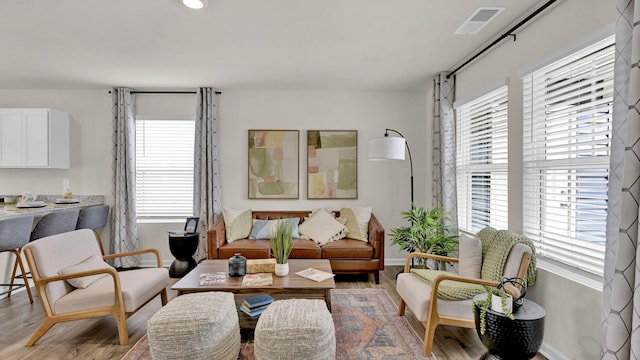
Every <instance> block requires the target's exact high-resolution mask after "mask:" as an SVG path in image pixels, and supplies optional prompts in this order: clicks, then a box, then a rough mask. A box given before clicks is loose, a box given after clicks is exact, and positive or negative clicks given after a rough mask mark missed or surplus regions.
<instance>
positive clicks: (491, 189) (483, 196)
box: [456, 86, 508, 233]
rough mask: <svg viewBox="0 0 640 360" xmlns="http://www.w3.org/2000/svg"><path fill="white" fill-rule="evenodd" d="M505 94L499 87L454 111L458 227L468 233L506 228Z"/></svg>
mask: <svg viewBox="0 0 640 360" xmlns="http://www.w3.org/2000/svg"><path fill="white" fill-rule="evenodd" d="M507 93H508V88H507V87H506V86H503V87H501V88H499V89H497V90H494V91H492V92H490V93H489V94H486V95H484V96H481V97H479V98H476V99H474V100H472V101H470V102H468V103H465V104H463V105H461V106H459V107H458V108H457V109H456V115H457V140H456V144H457V159H456V162H457V163H456V181H457V187H458V227H459V228H460V229H462V230H466V231H469V232H472V233H476V232H478V231H479V230H481V229H482V228H484V227H486V226H493V227H495V228H499V229H506V228H507V225H508V224H507V222H508V211H507V206H508V204H507V202H508V201H507V200H508V197H507V189H508V184H507V165H508V148H507V145H508V142H507V136H508V131H507V110H508V94H507Z"/></svg>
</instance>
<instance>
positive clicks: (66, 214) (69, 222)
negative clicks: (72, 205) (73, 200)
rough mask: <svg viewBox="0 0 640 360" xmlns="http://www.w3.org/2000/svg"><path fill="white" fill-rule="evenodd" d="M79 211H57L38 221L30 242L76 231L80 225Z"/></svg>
mask: <svg viewBox="0 0 640 360" xmlns="http://www.w3.org/2000/svg"><path fill="white" fill-rule="evenodd" d="M79 212H80V211H79V210H78V209H69V210H64V211H56V212H52V213H49V214H46V215H45V216H43V217H42V219H40V221H38V223H37V224H36V227H35V228H33V231H32V232H31V238H30V239H29V241H34V240H38V239H40V238H43V237H46V236H51V235H56V234H60V233H64V232H69V231H74V230H75V229H76V224H77V223H78V213H79Z"/></svg>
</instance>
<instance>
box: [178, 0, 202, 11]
mask: <svg viewBox="0 0 640 360" xmlns="http://www.w3.org/2000/svg"><path fill="white" fill-rule="evenodd" d="M182 3H183V4H184V5H185V6H187V7H189V8H191V9H196V10H198V9H202V8H203V7H205V6H207V0H182Z"/></svg>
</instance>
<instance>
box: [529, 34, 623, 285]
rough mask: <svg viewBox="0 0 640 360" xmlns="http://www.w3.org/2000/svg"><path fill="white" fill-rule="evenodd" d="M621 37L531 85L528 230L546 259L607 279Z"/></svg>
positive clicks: (545, 71)
mask: <svg viewBox="0 0 640 360" xmlns="http://www.w3.org/2000/svg"><path fill="white" fill-rule="evenodd" d="M613 65H614V39H613V37H611V38H609V39H606V40H603V41H601V42H599V43H597V44H595V45H592V46H590V47H588V48H586V49H584V50H581V51H579V52H577V53H575V54H573V55H572V56H569V57H567V58H564V59H562V60H560V61H558V62H556V63H553V64H551V65H549V66H546V67H544V68H542V69H540V70H538V71H535V72H533V73H531V74H529V75H527V76H526V77H525V78H524V79H523V80H524V103H523V105H524V163H523V167H524V179H523V182H524V183H523V186H524V194H523V196H524V198H523V205H524V209H523V215H524V219H523V220H524V233H525V235H526V236H528V237H529V238H530V239H531V240H533V241H534V243H535V244H536V247H537V252H538V255H539V256H542V257H544V258H546V259H551V260H555V261H559V262H561V263H564V264H567V265H569V266H571V267H574V268H578V269H581V270H584V271H586V272H588V273H591V274H595V275H597V276H602V273H603V267H604V250H605V239H606V236H605V233H606V231H605V227H606V220H607V189H608V184H609V151H610V143H611V141H610V136H611V125H610V122H611V113H612V102H613Z"/></svg>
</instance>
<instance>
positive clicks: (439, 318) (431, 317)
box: [398, 252, 531, 356]
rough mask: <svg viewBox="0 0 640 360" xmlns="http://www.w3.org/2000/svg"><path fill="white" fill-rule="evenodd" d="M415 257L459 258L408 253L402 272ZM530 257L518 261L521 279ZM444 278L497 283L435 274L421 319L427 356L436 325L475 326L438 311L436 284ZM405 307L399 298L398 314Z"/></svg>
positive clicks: (524, 274) (452, 259)
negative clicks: (424, 318) (423, 319)
mask: <svg viewBox="0 0 640 360" xmlns="http://www.w3.org/2000/svg"><path fill="white" fill-rule="evenodd" d="M415 258H422V259H433V260H438V261H446V262H451V263H458V262H459V259H458V258H454V257H449V256H441V255H434V254H427V253H420V252H413V253H411V254H409V256H408V257H407V260H406V262H405V265H404V271H403V272H405V273H408V272H410V271H411V260H412V259H415ZM530 259H531V254H529V253H524V255H523V256H522V261H521V262H520V267H519V268H518V275H517V276H518V277H521V278H523V279H524V278H525V276H526V273H527V267H528V266H529V261H530ZM445 280H453V281H458V282H464V283H470V284H478V285H484V286H490V287H497V286H498V284H499V283H498V282H496V281H490V280H484V279H475V278H469V277H463V276H460V275H457V274H455V273H443V274H440V275H438V276H436V277H435V279H434V280H433V284H432V286H431V297H430V299H431V300H430V301H429V309H428V310H427V320H426V321H421V322H422V324H423V325H424V329H425V333H424V347H423V349H422V355H424V356H428V355H429V354H431V352H432V349H433V337H434V335H435V332H436V328H437V327H438V325H452V326H457V327H463V328H472V329H474V328H475V327H476V324H475V321H474V320H470V319H466V318H459V317H454V316H445V315H440V314H439V313H438V301H437V299H438V286H439V285H440V283H441V282H443V281H445ZM405 308H406V304H405V302H404V300H402V298H400V304H399V306H398V315H400V316H403V315H404V312H405Z"/></svg>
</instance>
